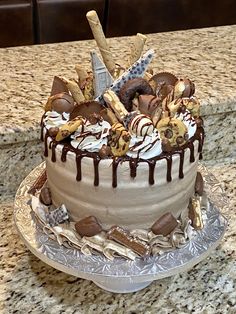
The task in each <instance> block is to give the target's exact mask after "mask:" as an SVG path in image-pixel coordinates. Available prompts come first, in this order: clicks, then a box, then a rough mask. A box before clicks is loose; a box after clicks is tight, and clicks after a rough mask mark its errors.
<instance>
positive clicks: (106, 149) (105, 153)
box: [98, 144, 112, 158]
mask: <svg viewBox="0 0 236 314" xmlns="http://www.w3.org/2000/svg"><path fill="white" fill-rule="evenodd" d="M98 154H99V156H100V157H101V158H106V157H109V156H111V155H112V152H111V148H110V146H107V145H105V144H103V145H102V147H101V148H100V149H99V151H98Z"/></svg>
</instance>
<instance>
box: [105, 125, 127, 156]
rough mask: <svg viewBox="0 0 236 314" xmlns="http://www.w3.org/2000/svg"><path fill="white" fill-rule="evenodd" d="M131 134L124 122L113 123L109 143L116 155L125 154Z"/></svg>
mask: <svg viewBox="0 0 236 314" xmlns="http://www.w3.org/2000/svg"><path fill="white" fill-rule="evenodd" d="M129 143H130V134H129V132H128V131H127V130H126V129H125V127H124V126H123V124H121V123H119V122H118V123H115V124H113V125H112V127H111V130H110V135H109V141H108V144H109V145H110V147H111V152H112V154H113V155H114V156H116V157H120V156H124V155H125V154H126V152H127V151H128V149H129Z"/></svg>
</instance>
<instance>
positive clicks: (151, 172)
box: [148, 160, 156, 185]
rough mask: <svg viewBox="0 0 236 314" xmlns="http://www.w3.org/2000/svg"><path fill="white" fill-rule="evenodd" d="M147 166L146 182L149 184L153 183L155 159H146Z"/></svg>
mask: <svg viewBox="0 0 236 314" xmlns="http://www.w3.org/2000/svg"><path fill="white" fill-rule="evenodd" d="M148 166H149V176H148V182H149V184H150V185H153V184H154V183H155V180H154V171H155V166H156V160H148Z"/></svg>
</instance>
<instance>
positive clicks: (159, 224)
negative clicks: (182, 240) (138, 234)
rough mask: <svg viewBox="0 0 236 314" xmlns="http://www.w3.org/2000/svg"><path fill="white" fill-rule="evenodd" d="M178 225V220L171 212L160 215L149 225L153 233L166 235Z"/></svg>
mask: <svg viewBox="0 0 236 314" xmlns="http://www.w3.org/2000/svg"><path fill="white" fill-rule="evenodd" d="M177 226H178V221H177V220H176V219H175V217H174V216H173V215H172V214H171V213H166V214H164V215H163V216H161V217H160V218H159V219H158V220H157V221H156V222H155V223H154V224H153V225H152V227H151V230H152V232H153V233H154V234H162V235H163V236H164V237H166V236H167V235H168V234H170V233H171V232H172V231H173V230H174V229H175V228H176V227H177Z"/></svg>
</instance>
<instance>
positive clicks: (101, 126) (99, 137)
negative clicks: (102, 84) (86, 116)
mask: <svg viewBox="0 0 236 314" xmlns="http://www.w3.org/2000/svg"><path fill="white" fill-rule="evenodd" d="M110 128H111V125H110V123H108V122H107V121H104V120H103V121H100V122H98V123H96V124H91V123H90V122H89V121H86V122H85V124H84V125H83V126H80V127H79V128H78V129H77V131H76V132H75V134H74V135H72V136H71V138H72V141H71V145H72V146H73V147H75V148H79V149H81V150H87V151H89V152H98V151H99V149H100V148H101V147H102V145H104V144H105V145H107V137H108V134H109V130H110Z"/></svg>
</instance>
